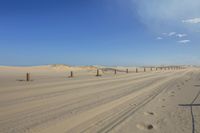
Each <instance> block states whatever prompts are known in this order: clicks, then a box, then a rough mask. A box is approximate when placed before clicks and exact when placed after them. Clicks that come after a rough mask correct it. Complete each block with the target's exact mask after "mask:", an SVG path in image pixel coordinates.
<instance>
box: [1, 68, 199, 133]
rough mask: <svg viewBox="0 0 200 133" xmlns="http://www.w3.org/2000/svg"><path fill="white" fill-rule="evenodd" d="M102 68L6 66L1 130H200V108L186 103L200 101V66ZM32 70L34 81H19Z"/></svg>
mask: <svg viewBox="0 0 200 133" xmlns="http://www.w3.org/2000/svg"><path fill="white" fill-rule="evenodd" d="M97 69H101V70H102V68H98V67H94V66H88V67H70V66H65V65H49V66H39V67H0V73H1V75H0V83H1V84H0V132H2V133H23V132H27V133H29V132H30V133H67V132H69V133H80V132H86V133H96V132H97V133H101V132H102V133H103V132H114V133H132V132H134V133H143V132H144V133H145V132H150V133H188V132H192V130H195V131H196V132H200V127H199V120H200V119H199V116H200V108H199V107H198V106H195V107H192V112H193V113H194V116H191V108H190V106H189V107H188V106H182V105H185V104H196V105H198V104H199V102H200V96H198V95H197V94H198V92H199V91H200V84H199V81H200V70H199V69H198V68H187V69H182V70H165V71H163V70H162V71H161V70H159V71H147V72H139V73H135V72H130V73H128V74H127V73H126V72H125V71H121V72H119V74H117V75H115V74H113V69H116V68H114V67H106V70H107V71H105V72H102V76H101V77H96V76H95V74H96V70H97ZM104 69H105V68H104ZM124 69H125V67H120V68H119V67H118V70H124ZM125 70H126V69H125ZM129 70H132V71H134V70H135V68H132V69H131V68H129ZM27 71H30V72H31V74H32V75H31V79H32V81H30V82H26V81H24V80H17V79H24V78H25V77H24V75H25V73H26V72H27ZM68 71H75V77H74V78H68V77H67V75H68ZM141 71H142V68H141ZM195 97H196V98H195ZM192 118H194V121H192ZM194 128H195V129H194Z"/></svg>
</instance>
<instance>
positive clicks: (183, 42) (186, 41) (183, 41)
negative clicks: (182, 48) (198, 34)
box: [178, 40, 191, 44]
mask: <svg viewBox="0 0 200 133" xmlns="http://www.w3.org/2000/svg"><path fill="white" fill-rule="evenodd" d="M190 42H191V41H190V40H180V41H178V43H181V44H186V43H190Z"/></svg>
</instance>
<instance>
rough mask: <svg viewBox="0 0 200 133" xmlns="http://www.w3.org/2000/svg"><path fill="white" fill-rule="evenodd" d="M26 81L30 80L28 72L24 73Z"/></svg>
mask: <svg viewBox="0 0 200 133" xmlns="http://www.w3.org/2000/svg"><path fill="white" fill-rule="evenodd" d="M26 81H27V82H28V81H30V73H26Z"/></svg>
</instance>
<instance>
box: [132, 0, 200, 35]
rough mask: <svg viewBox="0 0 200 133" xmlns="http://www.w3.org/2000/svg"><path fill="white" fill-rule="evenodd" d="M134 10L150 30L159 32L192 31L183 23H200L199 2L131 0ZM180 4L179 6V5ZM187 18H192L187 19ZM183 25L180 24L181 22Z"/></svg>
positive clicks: (193, 0)
mask: <svg viewBox="0 0 200 133" xmlns="http://www.w3.org/2000/svg"><path fill="white" fill-rule="evenodd" d="M132 1H133V2H134V6H135V7H137V8H134V10H135V9H136V10H137V13H138V15H139V17H140V21H141V22H143V24H145V25H146V26H147V27H148V28H149V29H150V30H153V31H155V32H161V30H165V31H169V30H177V31H178V30H180V31H184V30H187V31H188V30H194V29H196V27H190V26H188V25H185V24H184V23H200V20H199V18H198V17H196V18H195V16H199V17H200V8H199V7H200V0H192V2H191V1H189V0H151V2H146V0H132ZM180 3H181V4H180ZM187 18H194V19H188V20H187ZM181 21H182V22H184V23H182V22H181Z"/></svg>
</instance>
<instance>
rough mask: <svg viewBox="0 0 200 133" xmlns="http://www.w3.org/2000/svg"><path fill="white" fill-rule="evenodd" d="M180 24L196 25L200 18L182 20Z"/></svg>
mask: <svg viewBox="0 0 200 133" xmlns="http://www.w3.org/2000/svg"><path fill="white" fill-rule="evenodd" d="M182 22H183V23H190V24H198V23H200V18H193V19H187V20H182Z"/></svg>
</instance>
